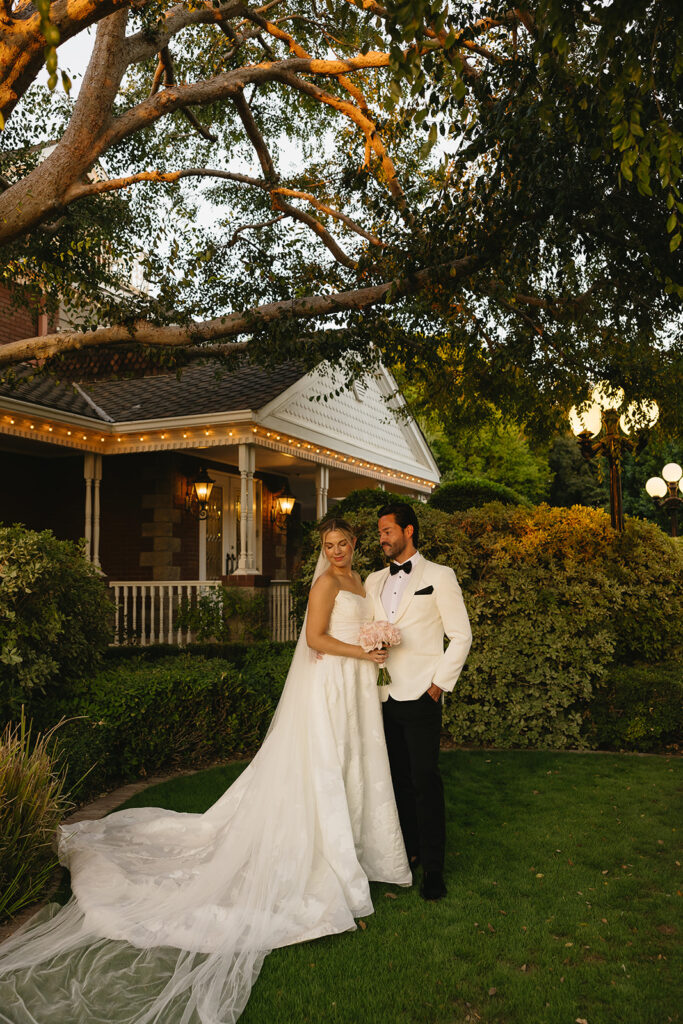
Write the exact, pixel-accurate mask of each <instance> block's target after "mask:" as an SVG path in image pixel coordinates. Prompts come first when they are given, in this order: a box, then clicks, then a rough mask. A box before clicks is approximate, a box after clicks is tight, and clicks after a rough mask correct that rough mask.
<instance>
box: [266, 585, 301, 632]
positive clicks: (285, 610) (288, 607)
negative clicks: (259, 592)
mask: <svg viewBox="0 0 683 1024" xmlns="http://www.w3.org/2000/svg"><path fill="white" fill-rule="evenodd" d="M268 618H269V621H270V638H271V640H296V632H297V631H296V623H295V621H294V618H293V616H292V591H291V589H290V583H289V580H275V581H274V582H272V583H271V584H270V586H269V587H268Z"/></svg>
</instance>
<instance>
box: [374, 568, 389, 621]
mask: <svg viewBox="0 0 683 1024" xmlns="http://www.w3.org/2000/svg"><path fill="white" fill-rule="evenodd" d="M388 575H389V566H387V567H386V569H380V571H379V576H378V580H377V586H376V587H375V588H374V594H373V596H374V600H375V618H376V619H378V620H379V621H382V620H383V619H386V617H387V613H386V609H385V607H384V605H383V604H382V591H383V590H384V584H385V583H386V581H387V576H388Z"/></svg>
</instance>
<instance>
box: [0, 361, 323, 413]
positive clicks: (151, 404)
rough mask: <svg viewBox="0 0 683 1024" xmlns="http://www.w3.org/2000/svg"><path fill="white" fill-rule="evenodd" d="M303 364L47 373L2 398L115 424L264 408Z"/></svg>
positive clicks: (3, 390)
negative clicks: (72, 376)
mask: <svg viewBox="0 0 683 1024" xmlns="http://www.w3.org/2000/svg"><path fill="white" fill-rule="evenodd" d="M304 372H305V371H304V369H303V367H302V366H301V365H300V364H299V363H294V362H289V363H283V364H282V365H280V366H276V367H271V368H269V369H264V368H263V367H261V366H253V365H251V364H249V363H246V362H245V364H244V365H243V366H240V367H239V368H238V369H236V370H230V371H228V370H226V369H225V368H224V367H223V366H222V365H221V364H220V363H207V364H204V365H197V364H195V365H191V366H188V367H186V368H185V369H184V370H183V371H182V374H181V376H180V378H178V377H177V376H176V373H175V371H173V372H171V373H155V374H154V375H153V376H148V377H138V378H133V379H129V380H126V379H118V380H114V379H111V380H95V381H92V380H90V381H83V382H82V383H72V382H68V381H59V380H56V379H55V378H54V377H51V376H48V375H38V376H37V377H34V378H33V379H31V378H30V377H29V376H28V371H27V377H26V379H25V380H20V381H19V383H18V384H16V386H14V387H10V386H9V385H2V386H0V396H4V397H8V398H13V399H15V400H17V401H22V402H30V403H32V404H34V405H41V406H44V407H45V408H46V409H59V410H61V411H62V412H70V413H75V414H77V415H79V416H85V417H87V418H89V419H93V420H98V421H100V422H102V421H106V422H110V423H126V422H129V421H139V420H156V419H166V418H169V417H177V416H201V415H210V414H211V413H222V412H237V411H238V410H247V409H252V410H256V409H260V408H262V407H263V406H264V405H267V404H268V402H271V401H272V400H273V399H274V398H277V396H278V395H280V394H282V392H283V391H286V390H287V388H289V387H291V385H292V384H294V383H296V381H297V380H299V379H300V378H301V377H302V376H303V375H304Z"/></svg>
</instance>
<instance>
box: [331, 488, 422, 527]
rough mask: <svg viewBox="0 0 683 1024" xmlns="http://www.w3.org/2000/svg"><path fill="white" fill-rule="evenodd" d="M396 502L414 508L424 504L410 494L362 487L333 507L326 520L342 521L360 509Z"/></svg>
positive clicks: (379, 506)
mask: <svg viewBox="0 0 683 1024" xmlns="http://www.w3.org/2000/svg"><path fill="white" fill-rule="evenodd" d="M395 501H404V502H405V503H406V505H412V506H413V508H414V507H415V506H417V505H420V504H422V502H420V500H419V499H418V498H413V497H411V495H409V494H396V493H395V492H394V491H384V490H382V489H381V488H380V487H361V488H359V489H358V490H357V491H351V493H350V494H347V495H346V497H345V498H342V499H341V501H338V502H336V503H335V504H334V505H333V506H331V507H330V509H329V511H328V513H327V515H326V516H324V518H325V519H329V518H331V517H332V516H339V517H340V518H341V519H348V518H349V516H351V515H353V514H354V513H355V512H358V511H359V510H360V509H369V508H381V507H382V505H388V504H390V503H393V502H395Z"/></svg>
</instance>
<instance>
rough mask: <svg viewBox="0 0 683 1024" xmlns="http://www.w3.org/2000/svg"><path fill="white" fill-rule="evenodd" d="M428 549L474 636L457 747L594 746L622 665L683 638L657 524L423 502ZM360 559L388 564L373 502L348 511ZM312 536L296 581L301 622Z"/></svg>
mask: <svg viewBox="0 0 683 1024" xmlns="http://www.w3.org/2000/svg"><path fill="white" fill-rule="evenodd" d="M416 513H417V517H418V520H419V522H420V551H421V553H422V554H423V555H424V556H425V557H426V558H429V559H431V560H433V561H435V562H440V563H442V564H446V565H450V566H451V567H452V568H453V569H454V570H455V572H456V574H457V576H458V579H459V581H460V584H461V586H462V589H463V595H464V599H465V604H466V606H467V610H468V613H469V616H470V621H471V624H472V632H473V637H474V639H473V644H472V649H471V651H470V655H469V657H468V659H467V663H466V665H465V669H464V671H463V673H462V675H461V677H460V679H459V681H458V684H457V686H456V691H455V694H454V695H453V696H452V697H450V698H448V699H447V701H446V706H445V714H444V724H445V727H446V728H447V730H448V732H449V733H450V735H451V736H452V738H453V739H454V740H455V741H456V742H458V743H463V744H473V745H477V746H482V745H484V746H486V745H494V746H502V747H514V746H520V747H542V746H548V747H555V748H562V747H569V746H586V745H589V744H590V743H593V742H597V740H595V739H591V736H590V735H589V734H587V733H586V732H585V730H584V729H583V721H584V715H585V714H586V712H587V710H588V709H589V707H590V706H591V702H592V701H593V700H594V698H595V696H596V694H599V692H600V689H601V687H602V686H603V685H604V684H605V682H606V680H607V673H608V670H609V669H610V667H611V666H612V665H613V664H614V663H615V662H616V663H619V662H632V661H634V660H659V659H660V658H661V657H663V656H665V657H668V654H667V653H666V652H668V651H670V650H671V649H672V648H675V647H676V646H677V644H679V643H680V642H681V628H682V624H683V585H682V578H681V563H680V560H679V559H678V558H677V556H676V553H675V549H674V547H673V545H672V544H671V543H670V541H669V539H668V538H667V537H666V536H665V535H664V534H663V533H662V532H661V530H659V529H658V528H657V527H656V526H653V525H652V524H650V523H643V522H641V521H639V520H634V519H628V520H627V525H626V530H625V532H624V533H623V534H617V533H615V531H614V530H613V529H612V527H611V525H610V520H609V516H608V515H606V514H605V513H604V512H602V511H600V510H596V509H587V508H583V507H578V506H577V507H574V508H572V509H562V508H549V507H548V506H547V505H541V506H538V507H536V508H524V507H515V506H509V505H508V506H504V505H502V504H499V503H494V504H490V505H486V506H484V507H483V508H480V509H471V510H470V511H469V512H459V513H454V514H452V515H447V514H446V513H444V512H441V511H439V510H437V509H435V508H432V507H430V506H424V505H417V506H416ZM349 518H350V520H351V522H352V523H353V525H354V526H355V527H356V528H357V529H358V530H359V541H358V545H357V548H356V559H355V563H354V564H355V566H356V568H357V569H358V571H359V572H360V574H361V576H362V577H363V578H365V577H366V576H367V575H368V573H369V572H372V571H373V570H375V569H378V568H381V566H382V565H383V564H384V559H383V557H382V553H381V550H380V548H379V544H378V539H377V518H376V509H367V510H363V509H360V510H358V511H357V512H356V513H355V514H354V515H352V516H350V517H349ZM317 556H318V544H317V543H316V541H315V539H314V538H313V537H311V538H310V539H309V541H308V546H307V548H306V549H305V550H304V558H303V562H302V567H301V573H300V576H299V578H298V579H297V581H296V583H295V585H294V588H293V589H294V593H295V599H296V608H297V614H298V615H299V617H300V618H301V616H302V615H303V611H304V609H305V604H306V597H307V593H308V588H309V586H310V580H311V576H312V573H313V568H314V566H315V562H316V560H317Z"/></svg>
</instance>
